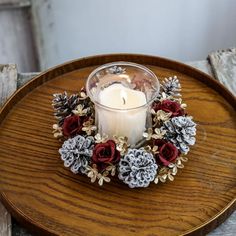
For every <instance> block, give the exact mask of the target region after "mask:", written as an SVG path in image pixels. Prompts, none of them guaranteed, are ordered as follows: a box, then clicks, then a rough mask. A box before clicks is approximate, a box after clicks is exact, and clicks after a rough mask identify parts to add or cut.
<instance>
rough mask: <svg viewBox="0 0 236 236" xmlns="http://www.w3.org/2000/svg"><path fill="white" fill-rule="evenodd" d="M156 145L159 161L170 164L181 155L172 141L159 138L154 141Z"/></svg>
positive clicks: (166, 164)
mask: <svg viewBox="0 0 236 236" xmlns="http://www.w3.org/2000/svg"><path fill="white" fill-rule="evenodd" d="M154 145H155V146H158V151H159V153H158V154H157V155H156V158H157V162H158V163H160V164H162V165H164V166H168V165H169V164H170V163H171V162H173V161H175V159H176V158H177V157H178V155H179V150H178V149H177V148H176V147H175V146H174V145H173V144H172V143H170V142H167V141H165V140H163V139H157V140H155V141H154Z"/></svg>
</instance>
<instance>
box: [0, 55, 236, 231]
mask: <svg viewBox="0 0 236 236" xmlns="http://www.w3.org/2000/svg"><path fill="white" fill-rule="evenodd" d="M114 61H131V62H135V63H139V64H145V65H150V66H157V67H161V68H166V69H172V70H175V71H177V72H180V73H183V74H185V75H188V76H191V77H193V78H194V79H197V80H199V81H201V82H203V83H205V84H206V85H207V86H209V87H211V88H213V89H214V90H215V91H217V92H218V93H220V96H222V97H223V98H225V99H226V101H227V102H228V103H229V104H230V105H232V106H233V108H234V109H235V110H236V97H235V96H234V95H233V94H232V93H231V92H230V91H229V90H228V89H227V88H225V87H224V86H223V85H222V84H221V83H219V82H218V81H216V80H215V79H213V78H212V77H211V76H209V75H208V74H206V73H204V72H202V71H200V70H198V69H196V68H193V67H191V66H189V65H186V64H184V63H181V62H178V61H174V60H170V59H167V58H163V57H157V56H151V55H145V54H128V53H119V54H102V55H95V56H89V57H83V58H80V59H75V60H71V61H68V62H65V63H63V64H60V65H57V66H55V67H52V68H49V69H48V70H46V71H44V72H42V73H40V74H39V75H37V76H36V77H34V78H33V79H32V80H30V81H29V82H27V83H26V84H25V85H24V86H22V87H21V88H20V89H19V90H17V91H15V93H14V94H13V95H12V96H11V97H10V98H9V99H8V101H7V102H6V103H5V104H4V106H3V107H2V108H1V109H0V125H1V123H2V122H3V121H4V119H5V118H6V116H7V114H8V113H9V112H10V110H11V109H12V108H13V107H14V105H15V104H17V103H18V102H19V101H20V100H21V99H22V98H23V97H24V96H26V95H27V94H28V93H29V92H31V91H32V90H33V89H35V88H37V87H38V86H40V85H42V84H44V83H45V82H47V81H49V80H51V79H54V78H56V77H57V76H61V75H63V74H66V73H69V72H72V71H74V70H77V69H82V68H86V67H88V66H99V65H101V64H105V63H109V62H114ZM100 62H101V63H100ZM0 199H1V201H2V202H3V204H4V206H5V207H6V208H7V210H8V211H9V212H10V213H11V214H12V215H13V216H14V217H15V218H16V219H17V220H18V221H19V222H21V223H22V224H23V225H25V226H26V227H28V228H29V229H30V230H32V231H35V232H40V233H44V234H46V235H55V234H54V233H52V232H50V231H48V229H47V228H45V227H44V226H42V225H41V224H38V223H37V222H34V221H31V220H30V219H29V218H28V217H27V216H26V215H24V213H23V212H21V211H20V210H19V209H17V208H14V204H13V203H12V202H10V201H9V199H7V196H6V195H5V193H4V192H0ZM235 210H236V197H235V198H234V199H232V200H231V201H230V202H229V203H228V205H227V206H225V207H224V208H223V209H222V210H221V211H220V212H219V213H218V214H216V215H215V216H213V217H212V218H210V219H209V220H207V221H206V222H204V223H202V224H200V225H199V226H196V227H194V228H192V229H191V230H188V231H185V232H184V233H183V234H182V235H204V234H206V233H209V232H210V231H211V230H213V229H214V228H216V227H217V226H219V225H220V224H221V223H223V222H224V221H225V220H226V219H227V218H228V217H229V216H230V215H231V214H232V213H233V212H234V211H235Z"/></svg>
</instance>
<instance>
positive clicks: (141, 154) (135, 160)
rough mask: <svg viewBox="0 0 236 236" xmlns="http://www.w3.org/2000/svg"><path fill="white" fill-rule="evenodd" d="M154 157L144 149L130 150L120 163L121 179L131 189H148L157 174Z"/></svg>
mask: <svg viewBox="0 0 236 236" xmlns="http://www.w3.org/2000/svg"><path fill="white" fill-rule="evenodd" d="M157 167H158V166H157V164H156V161H155V159H154V157H153V155H152V154H151V153H149V152H147V151H145V150H144V149H129V150H128V153H127V154H126V155H125V156H124V158H122V159H121V160H120V162H119V166H118V169H119V176H118V177H119V179H120V180H122V181H123V182H124V183H125V184H128V185H129V187H130V188H137V187H148V185H149V184H150V182H151V181H153V180H154V178H155V176H156V173H157Z"/></svg>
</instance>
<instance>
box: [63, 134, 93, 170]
mask: <svg viewBox="0 0 236 236" xmlns="http://www.w3.org/2000/svg"><path fill="white" fill-rule="evenodd" d="M93 147H94V138H93V137H92V136H88V137H87V138H85V137H83V136H81V135H77V136H75V137H74V138H70V139H67V140H66V141H65V142H64V143H63V145H62V147H61V148H60V149H59V153H60V154H61V159H62V160H63V161H64V166H65V167H70V169H71V171H72V172H73V173H74V174H78V173H79V172H80V173H82V174H84V173H85V170H86V167H87V166H88V164H89V163H90V160H91V157H92V154H93Z"/></svg>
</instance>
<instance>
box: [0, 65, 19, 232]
mask: <svg viewBox="0 0 236 236" xmlns="http://www.w3.org/2000/svg"><path fill="white" fill-rule="evenodd" d="M16 88H17V69H16V65H15V64H8V65H0V107H1V105H2V104H3V103H4V102H5V101H6V100H7V98H9V97H10V96H11V95H12V94H13V93H14V92H15V90H16ZM0 236H11V216H10V214H9V213H8V212H7V210H6V209H5V207H4V206H3V205H2V203H1V202H0Z"/></svg>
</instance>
